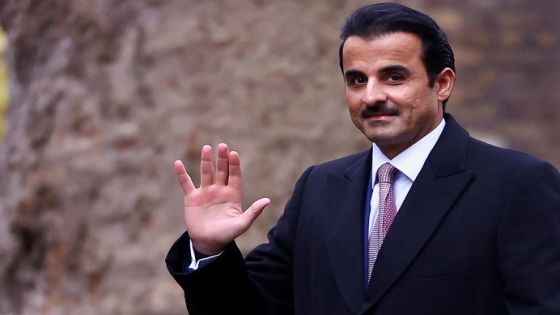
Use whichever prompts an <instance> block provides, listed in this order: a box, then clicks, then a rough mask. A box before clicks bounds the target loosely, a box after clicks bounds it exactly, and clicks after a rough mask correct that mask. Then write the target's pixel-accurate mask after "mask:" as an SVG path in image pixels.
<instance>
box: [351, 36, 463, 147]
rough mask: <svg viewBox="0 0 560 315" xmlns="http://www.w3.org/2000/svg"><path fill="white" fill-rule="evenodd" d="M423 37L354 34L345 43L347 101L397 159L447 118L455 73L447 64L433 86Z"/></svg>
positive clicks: (375, 138) (356, 121)
mask: <svg viewBox="0 0 560 315" xmlns="http://www.w3.org/2000/svg"><path fill="white" fill-rule="evenodd" d="M421 48H422V42H421V40H420V38H419V37H417V36H416V35H414V34H410V33H404V32H396V33H389V34H384V35H380V36H377V37H374V38H373V39H363V38H360V37H358V36H350V37H349V38H348V39H347V40H346V42H345V43H344V47H343V54H342V56H343V58H342V62H343V67H344V80H345V83H346V100H347V102H348V107H349V110H350V116H351V118H352V121H353V122H354V124H355V125H356V127H358V129H360V130H361V131H362V133H364V135H366V137H367V138H368V139H370V140H371V141H373V142H375V143H376V144H377V145H378V146H379V147H380V149H381V150H382V151H383V153H385V155H387V157H389V158H393V157H395V156H396V155H398V154H399V153H401V152H402V151H404V150H405V149H406V148H408V147H409V146H411V145H412V144H414V143H415V142H416V141H418V140H420V139H421V138H422V137H423V136H425V135H426V134H428V133H429V132H430V131H432V130H433V129H434V128H435V127H437V125H438V124H439V123H440V122H441V119H442V118H443V108H442V102H443V101H444V100H446V99H447V98H448V97H449V95H450V93H451V89H452V87H453V80H454V78H455V76H454V73H453V71H452V70H451V69H448V68H446V69H445V70H443V71H442V73H440V75H438V78H437V79H436V82H435V83H434V85H433V87H430V86H429V85H428V74H427V72H426V68H425V67H424V64H423V63H422V60H421V59H420V54H421Z"/></svg>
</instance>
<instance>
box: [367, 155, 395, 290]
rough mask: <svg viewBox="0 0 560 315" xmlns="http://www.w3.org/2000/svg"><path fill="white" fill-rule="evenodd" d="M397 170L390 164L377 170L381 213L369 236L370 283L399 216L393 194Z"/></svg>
mask: <svg viewBox="0 0 560 315" xmlns="http://www.w3.org/2000/svg"><path fill="white" fill-rule="evenodd" d="M396 170H397V169H396V168H395V167H394V166H393V165H391V164H389V163H385V164H383V165H381V166H380V167H379V169H378V170H377V181H378V183H379V213H378V214H377V220H375V222H374V223H373V227H372V229H371V234H370V235H369V244H368V275H370V282H371V271H372V270H373V265H374V264H375V260H376V259H377V254H378V253H379V250H380V249H381V244H383V239H384V238H385V235H387V232H388V231H389V227H391V223H393V219H395V215H396V214H397V206H396V204H395V197H394V194H393V177H394V175H395V171H396Z"/></svg>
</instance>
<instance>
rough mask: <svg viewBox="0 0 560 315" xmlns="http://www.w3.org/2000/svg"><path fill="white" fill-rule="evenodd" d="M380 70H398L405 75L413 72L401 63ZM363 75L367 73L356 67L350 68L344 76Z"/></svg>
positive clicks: (385, 71)
mask: <svg viewBox="0 0 560 315" xmlns="http://www.w3.org/2000/svg"><path fill="white" fill-rule="evenodd" d="M379 72H380V73H394V72H398V73H402V74H404V75H410V74H411V72H410V70H409V69H408V68H407V67H405V66H401V65H390V66H386V67H383V68H381V69H379ZM363 75H365V74H364V73H363V72H362V71H360V70H355V69H350V70H348V71H345V72H344V77H345V78H352V77H356V76H363Z"/></svg>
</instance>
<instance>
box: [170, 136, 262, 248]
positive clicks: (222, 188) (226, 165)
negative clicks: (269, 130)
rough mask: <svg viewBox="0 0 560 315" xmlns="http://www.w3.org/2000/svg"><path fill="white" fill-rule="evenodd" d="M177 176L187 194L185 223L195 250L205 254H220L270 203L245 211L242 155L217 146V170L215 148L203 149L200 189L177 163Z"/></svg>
mask: <svg viewBox="0 0 560 315" xmlns="http://www.w3.org/2000/svg"><path fill="white" fill-rule="evenodd" d="M175 173H176V174H177V177H178V179H179V182H180V183H181V187H182V188H183V192H184V202H185V222H186V227H187V231H188V232H189V236H190V238H191V240H192V241H193V245H194V246H195V248H196V249H197V250H199V251H201V252H203V253H206V254H215V253H217V252H219V251H221V250H222V249H223V248H224V247H225V246H226V245H227V244H228V243H229V242H231V241H233V240H234V239H235V238H236V237H237V236H239V235H241V234H242V233H244V232H245V231H246V230H247V229H249V227H250V226H251V224H252V222H253V221H254V220H255V219H256V217H257V216H258V215H259V214H260V213H261V212H262V210H263V209H264V207H266V206H267V205H268V204H269V203H270V200H268V199H266V198H263V199H259V200H257V201H256V202H255V203H253V205H251V207H249V208H248V209H247V210H246V211H243V208H242V206H241V196H242V188H241V166H240V161H239V155H238V154H237V153H236V152H228V148H227V146H226V145H225V144H220V145H219V146H218V160H217V163H216V170H215V171H214V168H213V166H212V149H211V148H210V147H209V146H205V147H203V148H202V153H201V163H200V175H201V176H200V178H201V180H200V187H198V188H195V186H194V184H193V183H192V180H191V178H190V176H189V175H188V173H187V172H186V170H185V167H184V165H183V163H181V162H180V161H176V162H175Z"/></svg>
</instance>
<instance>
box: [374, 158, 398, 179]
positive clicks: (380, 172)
mask: <svg viewBox="0 0 560 315" xmlns="http://www.w3.org/2000/svg"><path fill="white" fill-rule="evenodd" d="M396 170H397V169H396V168H395V167H394V166H393V165H391V164H389V163H385V164H383V165H381V166H380V167H379V169H377V180H378V181H379V182H380V183H389V184H391V183H392V182H393V175H395V171H396Z"/></svg>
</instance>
